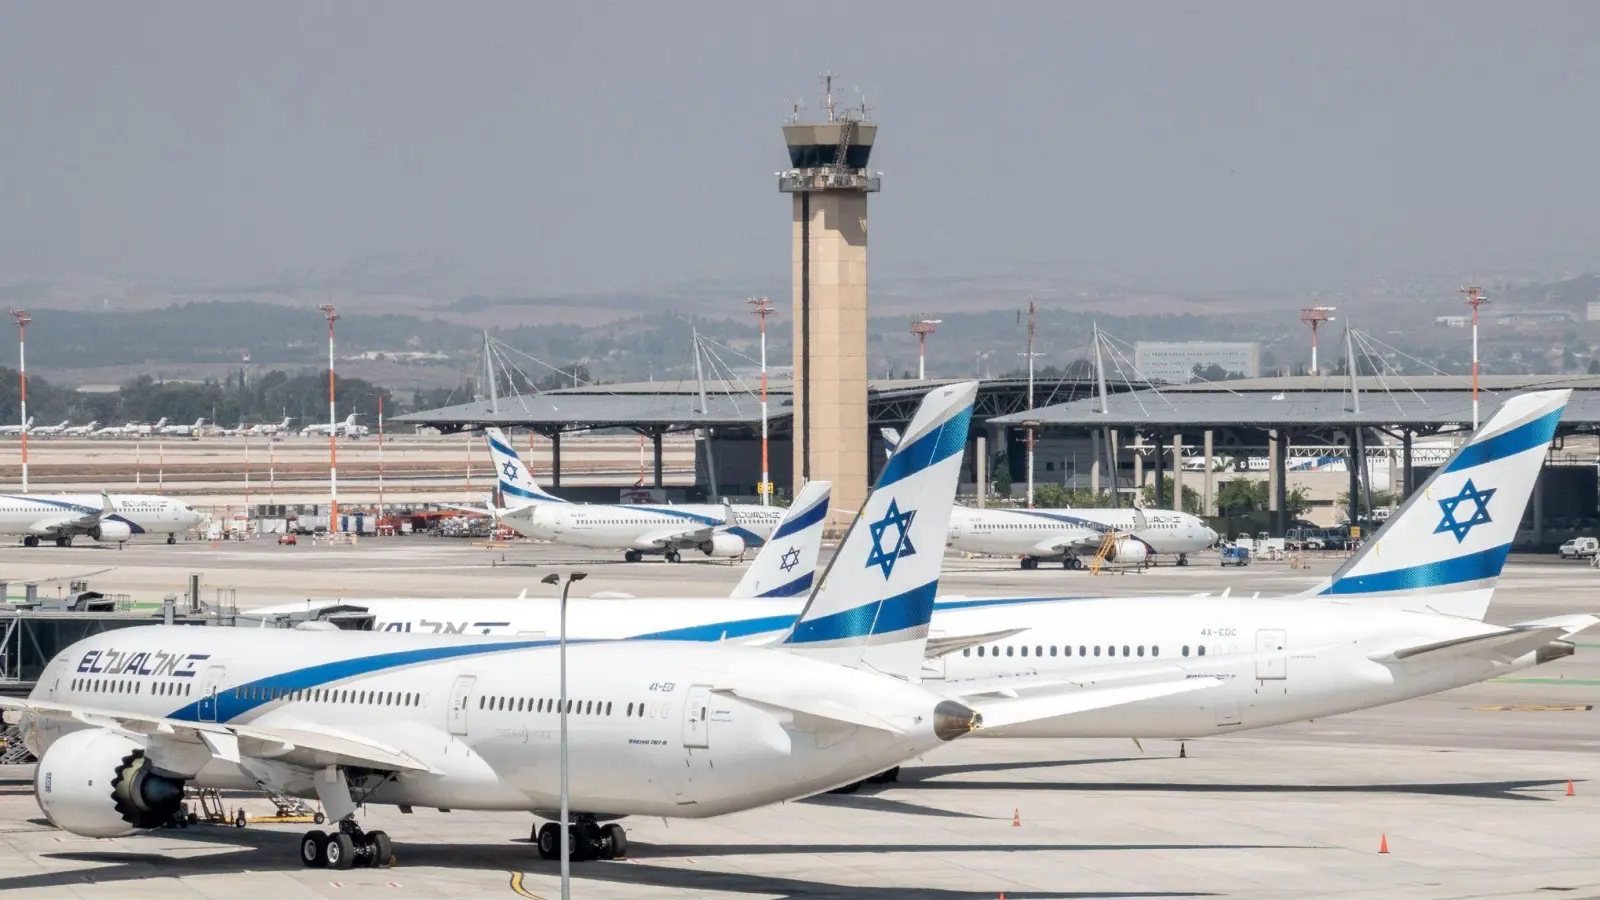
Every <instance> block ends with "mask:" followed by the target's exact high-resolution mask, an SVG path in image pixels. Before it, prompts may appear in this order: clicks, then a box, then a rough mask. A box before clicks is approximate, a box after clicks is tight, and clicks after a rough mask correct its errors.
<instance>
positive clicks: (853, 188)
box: [778, 75, 880, 520]
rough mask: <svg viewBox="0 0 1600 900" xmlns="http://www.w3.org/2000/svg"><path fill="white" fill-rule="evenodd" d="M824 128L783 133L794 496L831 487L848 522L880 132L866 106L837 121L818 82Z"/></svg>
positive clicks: (861, 439)
mask: <svg viewBox="0 0 1600 900" xmlns="http://www.w3.org/2000/svg"><path fill="white" fill-rule="evenodd" d="M824 85H825V97H824V109H825V111H826V116H827V118H826V120H825V121H822V122H816V123H804V122H801V121H799V115H798V110H797V112H796V115H795V117H794V119H793V120H792V121H791V122H790V123H789V124H787V125H785V126H784V127H783V139H784V143H786V144H788V146H789V169H788V170H787V171H785V172H781V173H779V175H778V190H779V191H780V192H782V193H785V194H793V195H794V489H795V490H796V491H798V490H799V488H800V485H802V484H803V483H805V482H806V481H807V480H810V479H813V478H820V479H826V480H828V481H831V482H833V500H832V501H831V503H830V504H829V506H830V508H831V509H832V510H833V513H832V515H833V516H834V517H835V518H836V519H838V520H848V519H849V518H850V517H851V516H854V515H855V512H856V510H857V509H859V508H860V507H861V503H862V501H863V500H865V499H866V493H867V195H868V194H870V193H873V192H874V191H876V190H878V188H879V181H880V176H879V175H878V174H877V173H874V172H871V171H869V170H868V168H867V163H868V158H869V157H870V155H871V153H872V141H873V138H874V137H876V136H877V133H878V126H876V125H873V124H871V123H869V122H867V121H866V109H865V105H864V104H863V107H862V108H861V109H858V110H845V111H842V112H840V111H837V110H836V109H835V107H834V99H833V84H832V76H831V75H830V76H824Z"/></svg>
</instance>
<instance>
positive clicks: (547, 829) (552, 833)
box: [534, 813, 628, 862]
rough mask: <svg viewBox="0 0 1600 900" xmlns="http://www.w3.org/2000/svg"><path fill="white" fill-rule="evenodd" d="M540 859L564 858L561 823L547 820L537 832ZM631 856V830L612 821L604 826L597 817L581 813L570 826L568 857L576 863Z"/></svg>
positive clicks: (535, 832) (568, 832)
mask: <svg viewBox="0 0 1600 900" xmlns="http://www.w3.org/2000/svg"><path fill="white" fill-rule="evenodd" d="M534 841H535V842H536V843H537V844H538V845H539V858H540V859H544V860H556V859H560V858H561V826H560V825H557V824H556V823H554V822H546V823H544V824H543V825H540V826H539V827H538V828H537V829H536V830H535V831H534ZM627 855H628V832H627V831H626V830H624V829H623V827H622V826H621V825H618V824H616V823H615V822H612V823H610V824H608V825H604V826H602V825H600V824H599V823H597V822H595V820H594V816H592V815H588V814H583V813H580V814H579V815H577V816H576V817H575V820H574V822H573V824H572V825H571V826H570V827H569V828H568V829H567V858H568V859H569V860H571V861H572V862H583V861H584V860H590V859H622V858H624V857H626V856H627Z"/></svg>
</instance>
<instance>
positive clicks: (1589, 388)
mask: <svg viewBox="0 0 1600 900" xmlns="http://www.w3.org/2000/svg"><path fill="white" fill-rule="evenodd" d="M1356 380H1357V393H1358V394H1359V397H1360V404H1359V405H1360V411H1359V412H1358V411H1357V410H1356V408H1355V407H1356V404H1355V403H1354V402H1352V397H1351V393H1350V379H1349V378H1348V377H1347V376H1301V377H1291V378H1248V379H1242V380H1238V381H1227V382H1211V383H1205V384H1189V385H1178V386H1173V387H1167V388H1161V389H1151V390H1144V391H1136V392H1132V393H1123V394H1112V395H1111V396H1110V398H1109V402H1108V403H1107V407H1108V409H1109V412H1107V413H1101V412H1100V400H1099V399H1098V398H1093V397H1091V398H1085V399H1079V400H1073V401H1070V402H1067V403H1059V404H1055V405H1053V406H1044V407H1040V408H1038V409H1035V410H1033V411H1031V412H1019V413H1012V414H1010V415H1004V416H998V417H996V418H993V419H990V420H989V421H990V422H991V423H992V424H995V425H1023V424H1026V423H1028V422H1030V421H1031V422H1036V423H1038V424H1039V425H1040V426H1057V427H1067V428H1099V427H1103V426H1107V425H1110V426H1114V427H1121V428H1146V429H1157V428H1165V429H1175V428H1185V427H1192V428H1226V427H1229V426H1233V427H1240V428H1276V427H1280V426H1282V427H1288V428H1295V427H1296V426H1300V427H1302V428H1304V429H1306V430H1312V431H1314V430H1319V429H1329V430H1332V429H1340V428H1348V427H1353V426H1371V427H1382V426H1392V427H1398V428H1407V429H1410V430H1412V431H1416V432H1422V433H1429V432H1437V431H1441V430H1446V429H1450V428H1454V427H1457V426H1463V425H1465V426H1470V425H1471V423H1472V390H1471V382H1470V380H1466V379H1464V378H1461V377H1456V376H1426V377H1407V378H1400V377H1399V376H1393V375H1391V376H1385V377H1383V378H1381V379H1380V378H1377V377H1370V376H1364V377H1361V378H1358V379H1356ZM1463 381H1465V382H1466V385H1465V386H1463ZM1552 388H1572V389H1573V394H1572V400H1571V401H1570V402H1569V403H1568V404H1567V409H1566V412H1565V413H1564V414H1563V415H1562V418H1561V424H1562V428H1563V430H1565V431H1569V432H1570V431H1578V430H1583V431H1588V430H1594V429H1596V428H1600V377H1597V376H1592V375H1584V376H1550V375H1546V376H1539V375H1522V376H1494V377H1489V378H1483V379H1480V383H1479V392H1478V399H1479V403H1480V406H1481V408H1482V412H1481V415H1480V418H1481V419H1487V418H1489V416H1490V415H1492V414H1493V412H1494V411H1495V410H1496V409H1498V408H1499V407H1500V404H1501V403H1502V402H1504V401H1505V400H1506V399H1507V398H1509V397H1512V396H1515V395H1517V394H1521V393H1527V392H1529V391H1537V390H1549V389H1552Z"/></svg>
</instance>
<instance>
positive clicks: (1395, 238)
mask: <svg viewBox="0 0 1600 900" xmlns="http://www.w3.org/2000/svg"><path fill="white" fill-rule="evenodd" d="M0 22H3V23H4V27H3V29H0V83H3V84H4V86H5V87H4V89H3V90H0V129H3V130H0V281H3V280H9V279H12V278H17V277H24V276H39V275H45V276H50V275H73V274H131V273H143V274H158V275H179V276H195V277H203V278H221V279H241V280H242V279H246V278H252V277H259V276H261V275H264V274H268V273H273V272H277V271H280V270H283V269H286V268H297V267H306V266H312V265H324V266H326V265H337V264H338V263H341V262H343V261H346V260H349V259H351V258H355V257H360V256H364V255H368V254H375V253H385V252H392V251H427V252H433V253H439V254H442V255H445V256H448V257H452V258H455V259H458V260H460V261H462V262H464V263H466V264H469V265H471V266H474V267H479V268H482V269H484V270H486V271H490V272H495V273H504V274H509V275H514V276H516V277H517V278H518V279H519V281H520V283H522V284H524V285H525V286H526V289H528V290H531V291H538V290H560V289H586V288H608V287H617V286H638V285H648V284H650V283H653V282H664V281H675V280H682V279H693V278H702V277H720V276H730V275H731V276H749V277H751V278H752V279H753V280H759V279H761V278H770V277H778V278H779V279H780V280H779V282H778V283H779V284H787V276H786V273H787V271H788V266H789V258H788V253H789V235H788V229H789V207H788V200H787V198H785V197H781V196H780V195H779V194H778V193H777V192H776V186H775V184H774V180H773V178H772V173H773V172H775V171H777V170H778V169H780V168H783V167H784V166H785V164H786V158H785V154H784V150H783V145H782V140H781V136H780V134H779V130H778V129H779V125H780V124H781V122H782V120H783V115H784V112H785V109H784V106H783V102H784V100H785V98H792V97H796V96H801V95H803V96H805V98H806V99H807V101H808V104H809V106H810V107H811V109H812V110H813V111H815V109H816V107H817V105H818V104H817V99H816V98H817V94H818V92H819V88H818V82H817V77H816V76H817V73H818V72H820V71H821V70H823V69H825V68H832V69H834V70H836V71H837V72H839V73H840V76H841V81H842V83H843V84H844V85H845V87H846V88H847V89H849V88H853V87H854V86H857V85H859V86H861V87H862V88H865V89H866V90H867V91H868V92H869V96H870V98H871V101H872V103H873V105H874V106H875V107H876V112H875V115H874V117H875V118H876V120H877V121H878V122H879V123H880V124H881V126H882V130H881V131H880V133H879V139H878V149H877V151H876V153H875V154H874V163H875V167H876V168H879V169H882V170H883V171H884V173H885V179H884V191H883V193H882V194H880V195H878V196H876V197H874V198H873V200H872V204H873V212H872V217H873V221H872V231H871V233H872V237H871V240H872V245H873V247H872V266H873V270H874V273H875V275H877V276H880V277H881V276H891V275H893V276H904V275H914V274H916V273H918V272H921V271H936V272H939V273H952V274H973V273H984V272H991V271H995V270H997V269H1003V268H1005V267H1007V266H1008V265H1011V264H1013V263H1016V262H1018V261H1030V260H1032V261H1040V260H1042V261H1052V260H1063V261H1067V262H1068V263H1069V264H1070V265H1069V266H1068V268H1071V267H1072V265H1079V264H1081V265H1083V266H1084V267H1086V268H1088V267H1094V269H1095V270H1096V271H1106V270H1110V271H1115V272H1119V273H1122V274H1123V275H1124V276H1126V277H1128V278H1130V279H1139V280H1142V281H1144V282H1146V283H1160V284H1173V283H1178V282H1185V281H1187V282H1193V283H1194V284H1196V285H1198V286H1201V287H1209V288H1226V287H1231V286H1248V285H1282V284H1286V283H1292V284H1301V285H1304V284H1308V283H1314V282H1316V281H1318V280H1325V279H1343V278H1351V277H1355V278H1359V277H1363V276H1365V275H1366V274H1367V273H1377V272H1383V273H1401V274H1404V273H1410V272H1418V271H1439V270H1447V271H1448V270H1454V269H1457V268H1467V269H1472V268H1475V267H1478V268H1479V270H1481V267H1485V266H1493V267H1498V266H1508V265H1518V264H1524V263H1535V264H1536V263H1540V262H1541V261H1544V260H1549V259H1553V258H1561V259H1572V258H1574V257H1576V258H1577V259H1580V260H1582V261H1584V262H1585V263H1586V264H1590V265H1600V260H1595V259H1593V256H1594V255H1596V254H1597V253H1600V251H1597V249H1596V248H1600V215H1597V214H1596V211H1597V209H1600V202H1597V201H1600V180H1597V178H1596V173H1595V171H1594V169H1595V160H1596V158H1597V156H1596V148H1597V146H1600V119H1597V117H1596V115H1595V107H1596V103H1597V98H1600V68H1597V67H1600V63H1597V62H1596V53H1595V48H1596V47H1597V46H1600V27H1597V26H1600V5H1597V4H1591V3H1568V4H1561V3H1520V4H1513V3H1495V4H1485V3H1478V2H1449V3H1444V2H1439V3H1405V4H1392V3H1378V4H1361V3H1341V4H1312V3H1277V2H1272V3H1259V4H1258V3H1205V4H1201V3H1161V4H1128V3H1105V4H1084V3H1033V4H994V5H989V4H971V3H926V2H916V3H848V4H838V5H834V4H829V3H823V2H815V0H813V2H806V3H801V4H793V3H786V4H770V3H727V4H707V3H685V4H666V3H660V4H655V3H652V4H646V3H635V4H607V3H581V4H575V3H566V4H534V3H526V2H507V3H498V2H496V3H489V2H467V3H426V4H423V3H414V2H382V3H380V2H368V3H331V2H310V3H291V2H282V0H274V2H271V3H239V2H234V3H216V2H195V3H177V2H153V3H152V2H146V3H85V2H54V3H33V2H15V0H5V2H3V3H0ZM849 99H852V100H853V99H854V98H853V95H852V96H851V97H850V98H849Z"/></svg>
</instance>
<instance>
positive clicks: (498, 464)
mask: <svg viewBox="0 0 1600 900" xmlns="http://www.w3.org/2000/svg"><path fill="white" fill-rule="evenodd" d="M484 436H485V437H486V438H487V439H488V441H489V456H490V458H491V459H493V460H494V468H495V474H496V476H497V477H498V478H499V479H500V493H501V494H502V495H504V497H505V504H506V506H507V507H512V506H527V505H528V504H530V503H565V502H567V501H565V500H563V499H561V498H560V497H557V496H555V495H553V494H547V493H545V490H544V488H541V487H539V482H537V481H535V480H534V478H533V473H532V472H530V471H528V467H527V466H526V465H524V464H523V462H522V457H520V456H518V455H517V451H516V450H514V449H512V447H511V441H509V440H507V439H506V435H505V432H503V431H501V430H500V429H498V428H485V429H484Z"/></svg>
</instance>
